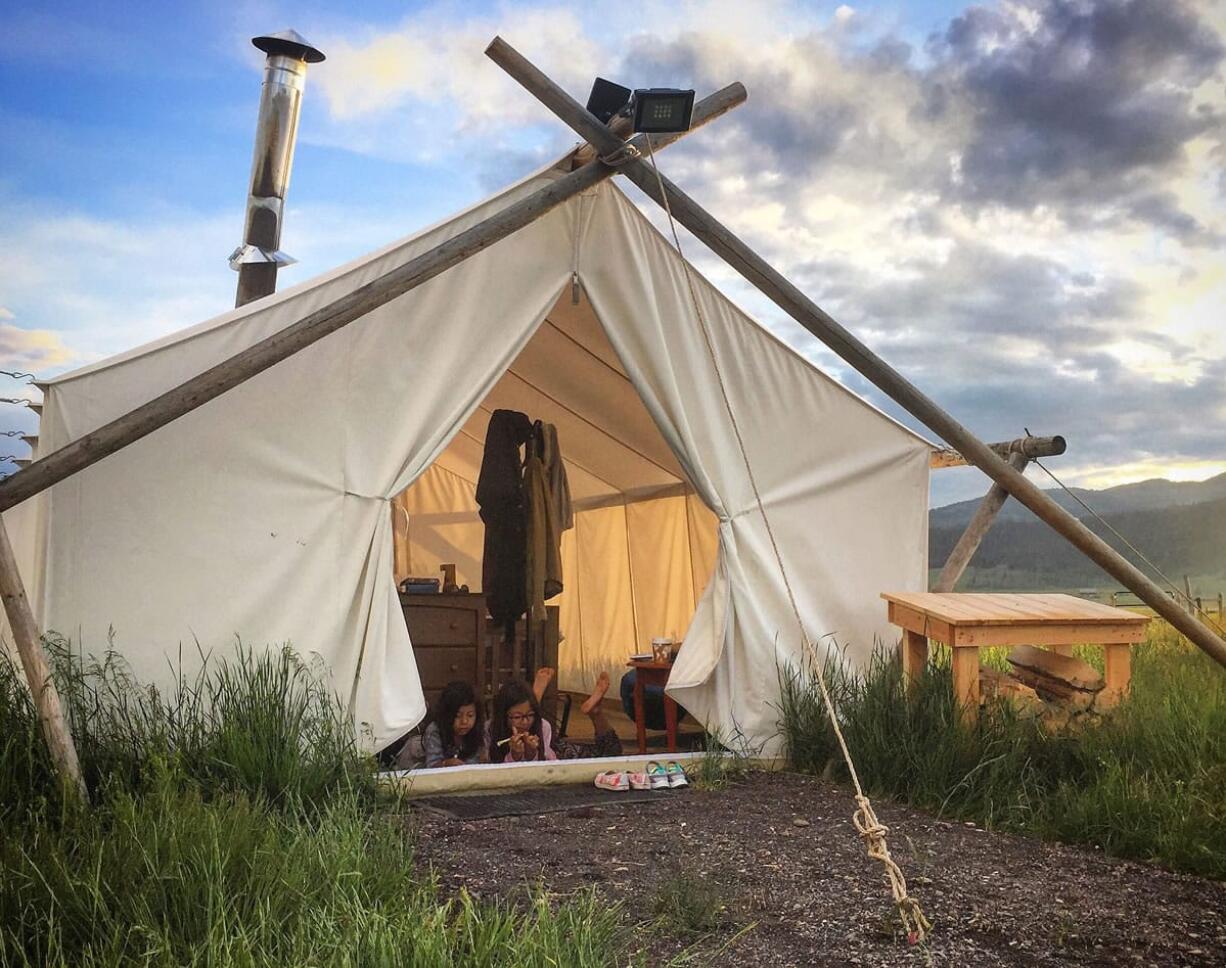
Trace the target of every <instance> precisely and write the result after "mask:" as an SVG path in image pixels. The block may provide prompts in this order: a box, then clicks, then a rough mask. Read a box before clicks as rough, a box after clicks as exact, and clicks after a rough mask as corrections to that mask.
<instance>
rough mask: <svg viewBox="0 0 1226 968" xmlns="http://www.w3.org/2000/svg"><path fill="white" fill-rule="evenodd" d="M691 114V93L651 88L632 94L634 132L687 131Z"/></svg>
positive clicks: (692, 110)
mask: <svg viewBox="0 0 1226 968" xmlns="http://www.w3.org/2000/svg"><path fill="white" fill-rule="evenodd" d="M693 113H694V92H693V91H679V90H677V89H676V88H671V87H651V88H646V89H644V90H639V91H635V92H634V130H635V131H647V132H651V133H658V132H665V131H689V130H690V116H691V115H692V114H693Z"/></svg>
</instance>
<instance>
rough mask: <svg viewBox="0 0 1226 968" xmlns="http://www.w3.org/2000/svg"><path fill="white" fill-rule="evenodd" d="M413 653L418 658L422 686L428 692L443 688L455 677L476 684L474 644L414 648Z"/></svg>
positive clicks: (475, 651) (418, 670)
mask: <svg viewBox="0 0 1226 968" xmlns="http://www.w3.org/2000/svg"><path fill="white" fill-rule="evenodd" d="M413 655H414V657H415V658H416V659H417V672H418V675H420V676H421V687H422V689H425V690H426V691H427V692H429V691H431V690H436V689H442V688H443V686H445V685H447V683H449V682H451V681H452V680H453V679H459V680H460V681H462V682H467V683H468V684H469V685H476V682H477V650H476V649H475V648H473V647H472V646H469V647H467V648H459V647H457V648H424V649H414V650H413Z"/></svg>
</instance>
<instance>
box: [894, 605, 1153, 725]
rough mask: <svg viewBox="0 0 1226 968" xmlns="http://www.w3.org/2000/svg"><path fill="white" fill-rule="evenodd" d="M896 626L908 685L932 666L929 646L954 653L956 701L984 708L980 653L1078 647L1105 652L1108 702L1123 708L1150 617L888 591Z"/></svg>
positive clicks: (1103, 608)
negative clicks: (940, 646) (1137, 647)
mask: <svg viewBox="0 0 1226 968" xmlns="http://www.w3.org/2000/svg"><path fill="white" fill-rule="evenodd" d="M881 597H882V598H884V599H885V600H886V601H887V602H888V603H889V619H890V622H891V623H892V624H894V625H897V626H899V627H900V628H902V630H903V638H902V666H903V674H904V675H905V676H906V677H907V678H908V679H915V678H916V677H918V676H919V674H920V672H921V671H922V670H923V668H924V664H925V663H926V662H927V661H928V641H929V639H935V640H936V641H938V642H943V643H945V645H947V646H949V648H950V650H951V651H952V652H953V673H954V694H955V695H956V696H957V697H958V701H959V703H961V704H962V705H963V706H964V707H968V708H969V709H971V710H978V708H979V650H980V649H981V648H983V647H984V646H994V645H1037V646H1043V647H1046V648H1050V649H1053V650H1054V651H1057V652H1063V653H1065V654H1070V653H1071V652H1072V647H1073V646H1074V645H1077V644H1082V643H1091V644H1096V645H1101V646H1102V647H1103V652H1104V666H1105V673H1104V678H1105V680H1106V687H1105V688H1104V690H1103V695H1102V697H1101V701H1103V702H1104V704H1106V705H1110V704H1112V703H1115V702H1118V701H1119V700H1120V698H1121V697H1123V696H1124V694H1125V693H1127V691H1128V684H1129V681H1130V680H1131V678H1132V664H1131V654H1130V651H1129V650H1130V649H1131V648H1132V646H1133V645H1135V644H1136V643H1137V642H1141V641H1143V640H1144V639H1145V628H1146V626H1147V625H1148V624H1149V617H1148V616H1146V615H1138V614H1137V613H1136V612H1129V611H1127V610H1125V609H1122V608H1114V607H1112V606H1110V605H1103V604H1100V603H1099V602H1089V601H1086V600H1085V599H1083V598H1075V597H1074V596H1072V595H1022V594H1017V595H1008V594H977V593H970V592H898V593H895V592H883V593H882V595H881Z"/></svg>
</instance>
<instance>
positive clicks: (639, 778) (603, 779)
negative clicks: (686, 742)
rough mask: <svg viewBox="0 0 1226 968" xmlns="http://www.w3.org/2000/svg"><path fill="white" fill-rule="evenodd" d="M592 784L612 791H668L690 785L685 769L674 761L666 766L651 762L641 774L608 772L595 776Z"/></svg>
mask: <svg viewBox="0 0 1226 968" xmlns="http://www.w3.org/2000/svg"><path fill="white" fill-rule="evenodd" d="M594 782H595V784H596V786H597V787H599V788H600V789H601V790H613V791H621V790H668V789H674V788H676V787H683V786H689V784H690V781H689V777H687V776H686V775H685V768H684V767H683V766H682V765H681V764H680V763H677V762H676V761H674V760H669V761H668V763H666V764H660V763H659V762H657V761H656V760H652V761H651V762H650V763H648V764H647V766H646V769H645V771H644V772H642V773H623V772H620V771H618V770H609V771H607V772H605V773H601V774H600V775H599V776H597V777H596V779H595V781H594Z"/></svg>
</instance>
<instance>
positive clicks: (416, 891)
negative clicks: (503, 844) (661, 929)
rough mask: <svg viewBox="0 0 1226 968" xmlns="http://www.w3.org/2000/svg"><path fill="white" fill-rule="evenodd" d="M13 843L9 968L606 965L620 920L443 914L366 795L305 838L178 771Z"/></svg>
mask: <svg viewBox="0 0 1226 968" xmlns="http://www.w3.org/2000/svg"><path fill="white" fill-rule="evenodd" d="M21 834H22V836H21V837H19V838H17V837H5V838H3V840H0V870H3V872H4V877H3V882H2V883H0V966H4V968H10V966H14V968H15V966H22V968H26V966H31V968H32V966H39V968H43V966H46V968H52V966H54V968H60V966H63V968H68V966H73V968H77V966H80V968H104V966H105V968H118V966H129V965H142V966H180V965H210V966H256V965H259V966H264V965H267V966H273V965H276V966H282V965H319V966H323V965H328V966H332V965H335V966H358V965H361V966H382V965H388V966H392V965H396V966H401V965H405V966H422V968H427V966H428V968H435V966H440V968H442V966H449V965H457V966H460V965H462V966H469V965H489V966H503V965H506V966H511V965H516V966H518V965H526V966H538V965H539V966H542V968H543V966H546V965H549V966H556V965H574V966H589V965H606V964H609V963H610V957H609V956H610V952H611V951H612V950H614V947H613V946H614V942H615V936H616V933H617V931H618V912H617V910H616V908H611V907H609V906H608V905H605V904H597V903H596V901H595V900H594V898H592V897H591V896H590V895H586V894H585V895H581V896H579V897H578V898H576V899H574V900H572V901H571V902H570V903H568V904H565V905H562V906H561V907H560V908H556V909H555V908H554V907H552V906H550V904H549V903H548V901H547V899H546V898H545V897H544V896H543V895H541V894H539V893H538V894H533V895H531V896H530V897H529V899H528V903H527V905H526V909H525V906H523V905H520V906H512V905H511V904H510V903H508V902H505V901H504V902H495V903H481V904H479V903H477V902H475V901H474V900H473V899H472V898H471V897H469V896H467V895H463V894H462V895H460V896H459V897H458V898H454V899H450V900H446V899H443V898H442V897H441V896H440V894H439V891H438V888H437V886H436V884H435V883H434V882H433V881H432V880H431V879H430V878H428V877H423V876H422V875H421V874H420V872H419V870H418V868H417V867H416V866H415V864H414V860H413V854H412V849H411V847H410V845H409V844H408V843H407V841H406V839H405V835H404V830H403V829H402V826H401V825H400V824H399V823H397V822H396V818H395V817H394V816H391V815H388V814H385V813H379V812H371V811H369V810H368V809H366V808H365V807H364V805H363V804H362V802H361V801H360V799H359V798H358V797H357V796H356V795H355V794H354V793H352V792H350V793H342V794H338V795H336V796H335V797H334V798H333V799H332V800H331V801H330V802H329V803H328V804H326V805H325V806H323V807H322V808H321V809H320V810H318V811H317V812H316V813H314V814H313V817H312V820H311V821H310V822H304V820H303V815H302V814H301V813H300V812H298V811H289V812H287V811H286V810H284V809H277V808H275V807H273V806H271V805H270V804H269V803H268V802H267V801H266V800H264V799H262V798H260V797H254V798H253V797H250V796H248V795H247V794H245V793H223V794H220V795H217V796H213V797H211V798H210V797H206V796H205V794H204V792H203V791H202V789H201V788H200V785H199V784H198V783H197V782H195V781H190V780H186V779H185V778H184V777H183V776H182V775H181V774H180V773H178V772H177V771H176V770H175V769H173V768H155V769H153V770H151V771H149V772H147V773H146V776H145V779H144V780H143V781H142V784H141V786H140V788H139V789H137V790H129V789H124V788H116V789H114V790H113V791H111V792H109V793H108V794H107V795H106V796H105V797H104V798H103V801H102V803H101V809H99V810H97V811H94V812H92V813H90V814H88V815H85V816H81V817H79V818H77V819H76V820H75V821H74V823H73V824H72V825H70V826H67V827H65V826H62V825H57V824H40V823H30V824H27V825H25V826H24V828H23V830H22V831H21Z"/></svg>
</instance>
